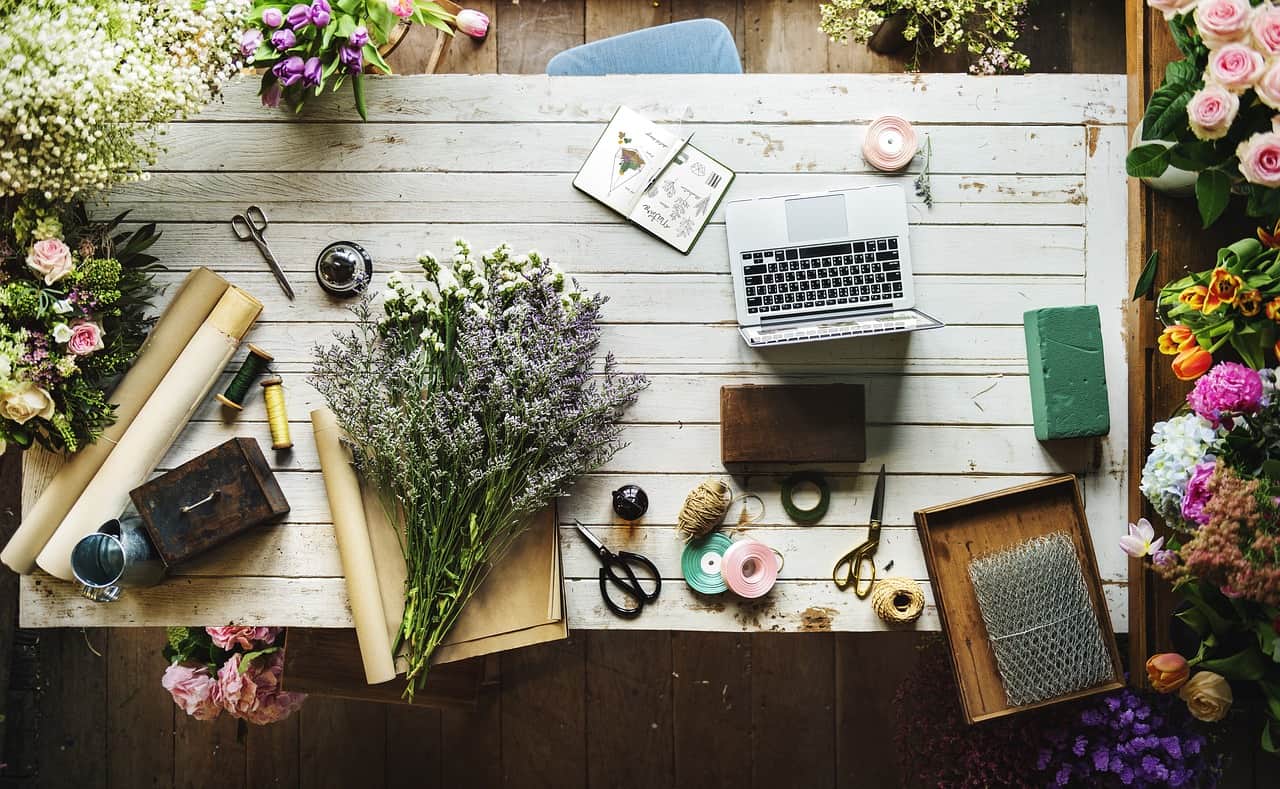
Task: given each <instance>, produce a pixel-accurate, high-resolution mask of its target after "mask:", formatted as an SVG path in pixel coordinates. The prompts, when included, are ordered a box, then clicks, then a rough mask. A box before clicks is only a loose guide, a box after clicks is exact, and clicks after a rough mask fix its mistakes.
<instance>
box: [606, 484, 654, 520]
mask: <svg viewBox="0 0 1280 789" xmlns="http://www.w3.org/2000/svg"><path fill="white" fill-rule="evenodd" d="M648 510H649V497H648V496H647V495H646V494H645V492H644V491H643V490H642V489H641V488H640V486H639V485H623V486H622V487H620V488H618V489H617V490H615V491H614V492H613V511H614V512H616V513H618V517H619V518H622V519H623V520H628V521H634V520H639V519H640V518H642V517H644V514H645V513H646V512H648Z"/></svg>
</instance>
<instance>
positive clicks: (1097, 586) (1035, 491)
mask: <svg viewBox="0 0 1280 789" xmlns="http://www.w3.org/2000/svg"><path fill="white" fill-rule="evenodd" d="M915 516H916V528H917V530H919V532H920V545H921V547H922V548H923V549H924V560H925V565H926V566H927V567H928V568H929V580H930V582H931V584H932V585H933V596H934V600H935V602H936V603H937V606H938V616H939V618H940V619H941V620H942V631H943V634H944V635H945V636H946V638H947V643H948V646H949V647H950V653H951V664H952V667H953V668H954V669H955V674H956V685H957V687H958V688H959V691H960V705H961V707H963V708H964V715H965V718H966V719H967V720H968V721H969V723H977V722H978V721H984V720H990V719H992V718H1000V717H1003V716H1005V715H1012V714H1013V713H1016V712H1022V711H1023V710H1029V709H1035V708H1037V707H1044V706H1047V705H1049V704H1056V703H1058V702H1062V701H1070V700H1072V699H1078V698H1083V697H1085V696H1090V695H1093V694H1094V693H1102V692H1105V691H1109V690H1115V689H1117V688H1121V687H1123V686H1124V669H1123V668H1122V667H1121V665H1120V652H1119V650H1118V649H1117V648H1116V637H1115V633H1114V632H1112V629H1111V615H1110V614H1109V613H1108V611H1107V601H1106V598H1104V597H1103V594H1102V581H1101V579H1100V577H1099V575H1098V564H1097V561H1096V560H1095V558H1094V555H1093V542H1092V541H1091V540H1090V539H1089V525H1088V521H1087V520H1085V515H1084V502H1083V501H1082V500H1081V499H1080V489H1079V487H1078V486H1077V484H1076V478H1075V477H1074V476H1072V475H1070V474H1067V475H1063V476H1058V477H1052V478H1050V479H1046V480H1041V481H1039V482H1032V483H1029V484H1026V485H1019V486H1018V487H1014V488H1006V489H1004V490H998V491H995V492H994V493H988V494H986V495H984V496H975V497H973V498H971V499H964V500H962V501H955V502H951V503H950V504H943V505H941V506H938V507H931V508H929V509H925V510H920V511H918V512H916V514H915ZM1059 531H1066V532H1067V533H1068V534H1070V535H1071V540H1072V542H1074V543H1075V546H1076V557H1077V558H1078V559H1079V560H1080V568H1081V570H1083V572H1084V580H1085V586H1086V587H1088V589H1089V597H1090V599H1091V600H1092V601H1093V608H1094V611H1095V613H1096V614H1097V617H1098V624H1099V625H1100V626H1101V627H1102V637H1103V641H1105V642H1106V644H1107V649H1108V651H1109V652H1110V653H1111V664H1112V667H1113V672H1112V677H1111V678H1110V679H1109V680H1108V681H1106V682H1104V683H1102V684H1101V685H1098V686H1096V687H1093V688H1087V689H1085V690H1080V691H1076V692H1074V693H1069V694H1066V695H1064V696H1058V697H1056V698H1052V699H1045V700H1044V701H1039V702H1036V703H1035V704H1025V705H1023V706H1020V707H1010V706H1009V704H1008V700H1007V699H1006V697H1005V693H1004V685H1003V683H1002V682H1001V681H1000V671H999V669H998V668H997V666H996V658H995V653H994V652H992V650H991V643H990V642H989V641H988V640H987V628H986V625H985V624H984V623H983V621H982V613H981V611H980V610H979V608H978V598H977V596H976V594H975V593H974V591H973V584H972V582H971V581H970V580H969V562H970V561H972V560H973V559H976V558H977V557H979V556H985V555H986V554H989V553H992V552H994V551H998V550H1000V549H1002V548H1007V547H1009V546H1012V545H1015V544H1017V543H1021V542H1025V541H1026V540H1029V539H1031V538H1033V537H1038V536H1041V535H1045V534H1051V533H1053V532H1059Z"/></svg>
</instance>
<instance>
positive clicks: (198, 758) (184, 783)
mask: <svg viewBox="0 0 1280 789" xmlns="http://www.w3.org/2000/svg"><path fill="white" fill-rule="evenodd" d="M168 621H171V622H183V621H185V620H184V619H183V618H182V617H181V616H177V617H174V618H172V619H170V620H168ZM260 621H261V620H260ZM210 624H213V623H212V622H211V623H210ZM242 725H248V724H245V723H243V722H242V721H239V720H236V719H235V718H233V717H231V716H230V715H226V714H223V715H219V716H218V717H217V718H216V719H214V720H211V721H198V720H196V719H195V718H192V717H191V716H189V715H187V714H186V713H184V712H181V711H177V712H175V713H174V716H173V729H174V739H173V785H174V786H175V787H181V788H182V789H249V787H250V786H257V784H256V783H251V782H250V781H249V777H248V775H246V772H245V764H246V757H245V743H244V741H243V740H241V739H240V737H239V730H240V726H242Z"/></svg>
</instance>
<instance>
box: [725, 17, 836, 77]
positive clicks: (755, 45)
mask: <svg viewBox="0 0 1280 789" xmlns="http://www.w3.org/2000/svg"><path fill="white" fill-rule="evenodd" d="M743 10H744V12H745V13H746V17H747V40H746V58H745V61H744V65H745V67H746V70H747V71H756V72H763V73H768V74H779V73H785V72H795V73H802V74H816V73H820V72H823V71H826V70H827V37H826V36H825V35H824V34H823V33H822V31H821V30H819V29H818V17H817V9H816V8H814V6H813V3H809V2H796V0H782V2H775V1H774V0H746V2H745V3H744V5H743Z"/></svg>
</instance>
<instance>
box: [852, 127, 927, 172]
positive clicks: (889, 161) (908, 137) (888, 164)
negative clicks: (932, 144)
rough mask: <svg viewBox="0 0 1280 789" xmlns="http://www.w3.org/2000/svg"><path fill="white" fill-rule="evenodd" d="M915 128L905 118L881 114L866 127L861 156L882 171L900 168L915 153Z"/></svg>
mask: <svg viewBox="0 0 1280 789" xmlns="http://www.w3.org/2000/svg"><path fill="white" fill-rule="evenodd" d="M917 145H918V143H917V142H916V130H915V127H913V126H912V125H911V124H910V123H907V121H906V119H905V118H900V117H898V116H897V115H882V116H881V117H879V118H876V119H875V120H874V121H872V122H871V125H870V126H868V127H867V136H866V139H864V140H863V141H862V158H863V159H866V160H867V164H869V165H871V166H872V167H874V168H876V169H877V170H882V171H884V172H893V171H896V170H901V169H902V168H903V167H906V166H907V165H908V164H910V163H911V159H912V158H913V157H914V156H915V155H916V148H917Z"/></svg>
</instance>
